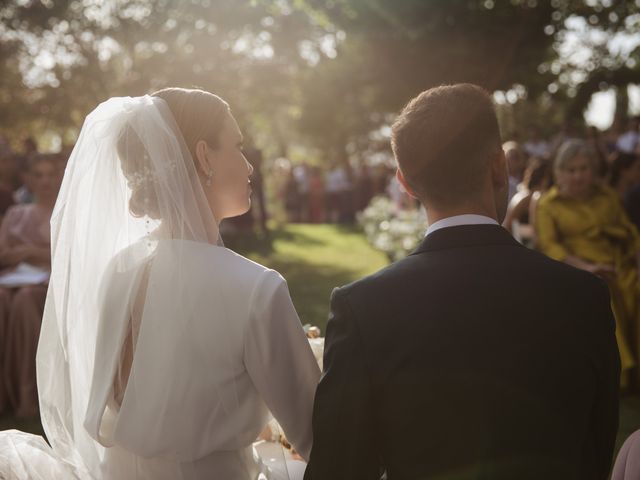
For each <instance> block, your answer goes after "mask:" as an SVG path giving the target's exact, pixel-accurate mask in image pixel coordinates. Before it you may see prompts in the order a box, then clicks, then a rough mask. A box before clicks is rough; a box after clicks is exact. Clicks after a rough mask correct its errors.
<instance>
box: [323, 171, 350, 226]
mask: <svg viewBox="0 0 640 480" xmlns="http://www.w3.org/2000/svg"><path fill="white" fill-rule="evenodd" d="M348 182H349V181H348V179H347V172H346V171H345V169H344V167H342V166H341V165H338V164H336V165H334V166H333V167H332V168H331V169H330V170H329V172H328V173H327V181H326V191H327V217H328V220H329V222H332V223H338V222H339V221H340V219H341V218H340V217H341V216H342V210H343V206H342V202H343V196H344V192H345V191H346V190H347V188H348V187H349V184H348Z"/></svg>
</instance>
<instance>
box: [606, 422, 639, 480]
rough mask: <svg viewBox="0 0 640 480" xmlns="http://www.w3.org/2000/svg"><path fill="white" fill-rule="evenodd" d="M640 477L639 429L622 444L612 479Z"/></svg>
mask: <svg viewBox="0 0 640 480" xmlns="http://www.w3.org/2000/svg"><path fill="white" fill-rule="evenodd" d="M638 479H640V430H637V431H636V432H634V433H633V434H631V436H630V437H629V438H627V440H626V441H625V442H624V444H623V445H622V448H621V449H620V452H619V453H618V458H616V463H615V465H614V466H613V473H612V474H611V480H638Z"/></svg>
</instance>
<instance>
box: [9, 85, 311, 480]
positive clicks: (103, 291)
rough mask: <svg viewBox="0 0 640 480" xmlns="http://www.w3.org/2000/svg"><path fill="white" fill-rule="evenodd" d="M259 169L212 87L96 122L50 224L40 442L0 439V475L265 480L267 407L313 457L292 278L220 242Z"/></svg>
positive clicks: (113, 104)
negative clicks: (259, 445) (261, 453)
mask: <svg viewBox="0 0 640 480" xmlns="http://www.w3.org/2000/svg"><path fill="white" fill-rule="evenodd" d="M251 172H252V168H251V166H250V164H249V163H248V162H247V161H246V159H245V158H244V156H243V154H242V135H241V133H240V131H239V129H238V126H237V124H236V121H235V120H234V118H233V116H232V115H231V112H230V110H229V106H228V105H227V104H226V103H225V102H224V101H223V100H222V99H220V98H219V97H217V96H215V95H213V94H211V93H208V92H205V91H201V90H187V89H178V88H170V89H165V90H161V91H159V92H156V93H154V94H153V95H151V96H144V97H137V98H129V97H127V98H112V99H110V100H108V101H106V102H104V103H102V104H101V105H99V106H98V107H97V108H96V109H95V110H94V111H93V112H92V113H91V114H90V115H89V116H88V117H87V119H86V121H85V123H84V126H83V128H82V131H81V133H80V136H79V139H78V142H77V144H76V147H75V148H74V151H73V153H72V155H71V158H70V161H69V165H68V167H67V170H66V172H65V177H64V181H63V184H62V188H61V191H60V195H59V198H58V201H57V203H56V206H55V209H54V212H53V216H52V220H51V226H52V274H51V280H50V285H49V290H48V295H47V303H46V307H45V313H44V319H43V323H42V331H41V336H40V343H39V347H38V354H37V372H38V390H39V395H40V410H41V417H42V424H43V427H44V430H45V432H46V435H47V438H48V440H49V442H50V444H51V448H50V447H49V446H48V445H47V444H46V443H45V442H44V440H43V439H42V438H41V437H36V436H33V435H28V434H24V433H21V432H17V431H10V432H2V433H1V434H0V478H3V479H5V478H8V479H36V480H52V479H61V480H62V479H64V480H67V479H81V480H84V479H100V480H103V479H104V480H106V479H109V480H111V479H113V480H116V479H117V480H129V479H136V480H139V479H149V480H164V479H167V480H200V479H203V480H204V479H207V480H208V479H219V480H253V479H258V478H270V477H271V473H270V471H269V469H267V468H266V467H265V466H264V464H262V462H261V461H260V459H259V458H258V457H257V456H256V454H255V450H253V448H252V443H253V442H254V441H255V440H256V438H257V437H258V436H259V435H260V433H261V431H262V430H263V428H264V427H265V425H266V424H267V422H268V421H269V418H270V415H269V414H270V413H272V414H273V415H274V416H275V418H276V420H277V421H278V422H279V424H280V425H281V426H282V428H283V430H284V432H285V434H286V436H287V438H288V440H289V442H291V443H292V445H293V446H294V447H295V448H296V450H297V451H298V452H299V453H300V455H301V456H302V457H304V458H308V454H309V451H310V449H311V439H312V436H311V412H312V405H313V396H314V392H315V387H316V384H317V382H318V379H319V376H320V373H319V369H318V366H317V364H316V361H315V359H314V356H313V354H312V352H311V350H310V348H309V344H308V342H307V339H306V337H305V335H304V332H303V330H302V328H301V326H300V321H299V319H298V316H297V314H296V312H295V309H294V307H293V304H292V302H291V299H290V297H289V292H288V289H287V285H286V282H285V281H284V279H283V278H282V277H281V276H280V275H279V274H278V273H277V272H275V271H273V270H270V269H268V268H265V267H263V266H262V265H259V264H257V263H254V262H252V261H250V260H247V259H246V258H244V257H242V256H240V255H237V254H235V253H233V252H232V251H230V250H228V249H226V248H224V247H223V246H222V244H221V239H220V235H219V231H218V224H219V222H220V221H221V220H222V219H224V218H228V217H233V216H236V215H240V214H242V213H244V212H246V211H247V209H248V207H249V203H250V199H249V197H250V193H251V189H250V183H249V177H250V175H251Z"/></svg>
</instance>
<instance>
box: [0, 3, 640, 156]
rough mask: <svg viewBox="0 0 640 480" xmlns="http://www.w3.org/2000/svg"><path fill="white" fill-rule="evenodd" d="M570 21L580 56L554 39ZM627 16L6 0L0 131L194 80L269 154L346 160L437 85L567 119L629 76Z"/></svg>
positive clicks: (466, 8) (480, 6)
mask: <svg viewBox="0 0 640 480" xmlns="http://www.w3.org/2000/svg"><path fill="white" fill-rule="evenodd" d="M580 21H581V22H582V24H583V25H585V26H586V27H587V31H586V33H585V34H584V38H581V41H582V43H583V45H582V47H581V48H582V49H583V51H582V52H581V55H582V56H581V58H578V57H580V55H574V54H572V53H567V52H565V51H563V47H562V46H563V45H564V46H566V44H567V43H568V42H567V41H566V39H567V36H571V35H573V37H571V38H574V39H575V38H578V35H577V34H576V32H575V31H572V29H574V30H575V25H577V24H578V23H579V22H580ZM577 22H578V23H577ZM639 24H640V1H627V2H619V1H613V0H549V1H541V0H504V1H502V0H367V1H362V0H252V1H250V0H181V1H176V0H105V1H103V2H86V1H82V0H61V1H58V0H10V1H8V2H4V3H3V6H2V7H0V38H1V39H2V42H1V43H0V58H2V62H3V66H4V69H3V75H2V77H1V78H0V105H1V108H0V128H2V129H3V130H5V131H8V132H14V133H16V134H17V133H19V132H24V131H29V130H31V131H42V130H52V131H56V132H59V133H61V134H65V135H67V136H69V137H73V135H74V133H75V132H77V129H78V127H79V126H80V125H81V122H82V119H83V118H84V116H85V115H86V113H88V111H90V110H91V109H92V108H93V107H94V106H95V105H96V104H97V103H98V102H99V101H102V100H104V99H106V98H108V97H110V96H113V95H139V94H143V93H147V92H150V91H153V90H154V89H157V88H161V87H165V86H169V85H178V86H200V87H202V88H205V89H208V90H211V91H214V92H215V93H218V94H220V95H221V96H223V97H224V98H226V99H227V100H228V101H229V102H230V104H231V105H232V108H233V109H234V112H235V113H236V115H237V116H239V117H240V121H241V123H242V122H244V123H246V125H248V126H249V129H250V131H251V132H250V133H252V134H253V135H254V136H255V137H258V139H259V140H260V141H261V142H262V143H264V144H269V145H270V147H271V148H272V149H273V151H274V152H277V153H278V154H285V153H286V152H287V150H288V148H289V146H290V144H292V143H297V144H305V145H307V146H308V147H315V148H316V149H317V150H318V151H319V152H321V156H323V157H324V158H325V159H327V160H337V161H342V160H344V159H345V158H346V157H347V156H348V155H351V154H358V153H361V152H363V151H366V150H367V149H369V148H370V143H371V141H372V137H371V132H376V131H378V130H379V128H380V127H381V126H384V125H385V124H388V122H389V120H390V118H391V116H392V115H393V114H394V113H395V112H397V111H398V110H399V109H400V108H401V107H402V106H403V105H404V103H406V101H407V100H408V99H409V98H411V97H412V96H414V95H416V94H417V93H419V92H420V91H422V90H424V89H426V88H428V87H431V86H435V85H439V84H442V83H452V82H462V81H465V82H473V83H477V84H480V85H482V86H484V87H486V88H487V89H489V90H491V91H495V90H501V91H509V90H513V91H519V92H524V93H523V94H522V95H521V96H520V97H521V98H524V99H526V100H527V101H539V100H540V99H544V100H545V101H546V104H547V105H555V106H556V108H560V109H562V111H563V112H564V113H565V114H566V115H567V116H568V117H569V118H578V117H580V116H581V115H582V112H583V110H584V109H585V107H586V106H587V104H588V102H589V100H590V98H591V95H592V94H593V93H594V92H596V91H598V90H601V89H604V88H607V87H608V86H620V87H622V86H625V85H627V84H629V83H635V82H637V81H638V75H640V73H639V72H640V70H639V68H640V67H639V66H638V55H639V51H638V48H634V49H632V50H631V51H622V50H620V49H618V50H616V49H615V48H612V46H611V39H612V38H614V36H615V35H616V34H618V35H624V34H627V35H628V34H631V33H633V32H637V30H638V25H639ZM572 25H573V27H572ZM585 44H586V45H585ZM585 52H586V53H585ZM514 89H515V90H514Z"/></svg>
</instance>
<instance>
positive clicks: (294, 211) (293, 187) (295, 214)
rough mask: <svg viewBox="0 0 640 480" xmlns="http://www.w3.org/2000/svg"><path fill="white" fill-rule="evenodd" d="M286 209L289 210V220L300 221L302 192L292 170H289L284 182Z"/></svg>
mask: <svg viewBox="0 0 640 480" xmlns="http://www.w3.org/2000/svg"><path fill="white" fill-rule="evenodd" d="M282 196H283V197H284V209H285V211H286V212H287V220H288V221H289V222H299V221H300V192H299V190H298V181H297V180H296V177H295V175H294V174H293V171H292V170H289V171H288V172H287V180H286V181H285V183H284V192H283V195H282Z"/></svg>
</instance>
